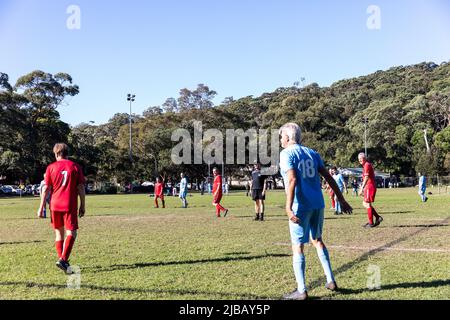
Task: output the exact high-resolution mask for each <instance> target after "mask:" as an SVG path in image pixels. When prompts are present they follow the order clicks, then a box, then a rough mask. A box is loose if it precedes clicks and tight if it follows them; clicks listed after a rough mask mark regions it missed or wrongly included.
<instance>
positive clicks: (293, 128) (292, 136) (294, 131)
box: [279, 122, 302, 143]
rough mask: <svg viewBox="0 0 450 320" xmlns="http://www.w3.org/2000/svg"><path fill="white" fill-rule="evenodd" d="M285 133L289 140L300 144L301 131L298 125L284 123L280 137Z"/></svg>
mask: <svg viewBox="0 0 450 320" xmlns="http://www.w3.org/2000/svg"><path fill="white" fill-rule="evenodd" d="M283 132H284V133H285V134H286V135H287V136H288V137H289V140H294V141H295V142H296V143H300V141H301V138H302V129H300V127H299V125H298V124H296V123H293V122H290V123H286V124H285V125H283V126H282V127H281V128H280V131H279V133H280V135H281V134H282V133H283Z"/></svg>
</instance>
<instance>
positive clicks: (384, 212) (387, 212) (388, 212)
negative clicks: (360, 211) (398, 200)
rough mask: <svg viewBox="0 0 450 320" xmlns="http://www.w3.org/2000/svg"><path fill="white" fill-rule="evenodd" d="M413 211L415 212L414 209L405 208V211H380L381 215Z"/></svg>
mask: <svg viewBox="0 0 450 320" xmlns="http://www.w3.org/2000/svg"><path fill="white" fill-rule="evenodd" d="M411 212H415V211H414V210H404V211H381V210H380V212H378V213H379V214H380V215H384V214H399V213H411Z"/></svg>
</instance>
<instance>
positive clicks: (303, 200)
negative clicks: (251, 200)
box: [280, 123, 352, 300]
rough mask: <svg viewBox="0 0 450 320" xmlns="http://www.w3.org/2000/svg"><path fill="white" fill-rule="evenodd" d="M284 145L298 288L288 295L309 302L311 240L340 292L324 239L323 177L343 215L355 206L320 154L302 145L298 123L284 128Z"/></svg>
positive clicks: (282, 162) (282, 164)
mask: <svg viewBox="0 0 450 320" xmlns="http://www.w3.org/2000/svg"><path fill="white" fill-rule="evenodd" d="M280 135H281V146H282V148H283V149H284V150H283V151H281V153H280V172H281V175H282V176H283V179H284V183H285V191H286V213H287V215H288V218H289V230H290V234H291V242H292V252H293V268H294V274H295V278H296V281H297V289H295V290H294V291H293V292H291V293H289V294H286V295H285V296H284V297H283V298H284V299H288V300H305V299H307V298H308V293H307V289H306V284H305V270H306V262H305V255H304V253H303V252H304V245H305V243H308V242H309V240H310V239H311V242H312V244H313V245H314V247H315V248H316V250H317V255H318V257H319V259H320V262H321V264H322V268H323V270H324V273H325V276H326V278H327V283H326V285H325V287H326V288H327V289H328V290H331V291H335V290H337V284H336V281H335V278H334V275H333V271H332V269H331V262H330V257H329V254H328V250H327V248H326V246H325V243H324V242H323V240H322V227H323V221H324V208H325V202H324V200H323V194H322V188H321V181H320V176H323V177H324V179H325V180H326V181H327V182H328V184H329V185H330V188H331V189H333V191H334V193H335V194H336V195H337V197H338V199H339V201H340V203H341V207H342V211H343V212H351V211H352V207H351V206H350V205H349V204H348V203H347V201H345V199H344V196H343V195H342V193H341V191H340V190H339V187H338V186H337V184H336V182H335V181H334V179H333V178H332V177H331V175H330V173H329V172H328V170H327V169H326V168H325V166H324V163H323V161H322V159H321V157H320V155H319V154H318V153H317V152H316V151H314V150H312V149H309V148H307V147H304V146H302V145H301V144H300V140H301V130H300V127H299V126H298V125H297V124H295V123H287V124H285V125H284V126H282V127H281V129H280Z"/></svg>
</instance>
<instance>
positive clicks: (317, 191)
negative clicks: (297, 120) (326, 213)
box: [280, 144, 325, 214]
mask: <svg viewBox="0 0 450 320" xmlns="http://www.w3.org/2000/svg"><path fill="white" fill-rule="evenodd" d="M323 167H324V164H323V161H322V159H321V157H320V155H319V154H318V153H317V152H316V151H314V150H312V149H309V148H307V147H304V146H301V145H299V144H295V145H291V146H289V147H287V148H286V149H284V150H283V151H281V153H280V173H281V175H282V176H283V179H284V184H285V186H286V187H287V185H288V181H287V172H288V171H289V170H292V169H293V170H295V176H296V178H297V185H296V186H295V194H294V202H293V205H292V211H294V213H295V214H297V213H298V212H302V211H310V210H314V209H323V208H325V202H324V200H323V195H322V187H321V183H320V174H319V169H320V168H323Z"/></svg>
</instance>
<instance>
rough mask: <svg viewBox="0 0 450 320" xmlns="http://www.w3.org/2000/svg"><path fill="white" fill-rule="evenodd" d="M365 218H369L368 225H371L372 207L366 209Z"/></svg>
mask: <svg viewBox="0 0 450 320" xmlns="http://www.w3.org/2000/svg"><path fill="white" fill-rule="evenodd" d="M367 216H368V217H369V222H370V224H373V210H372V207H369V208H367Z"/></svg>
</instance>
